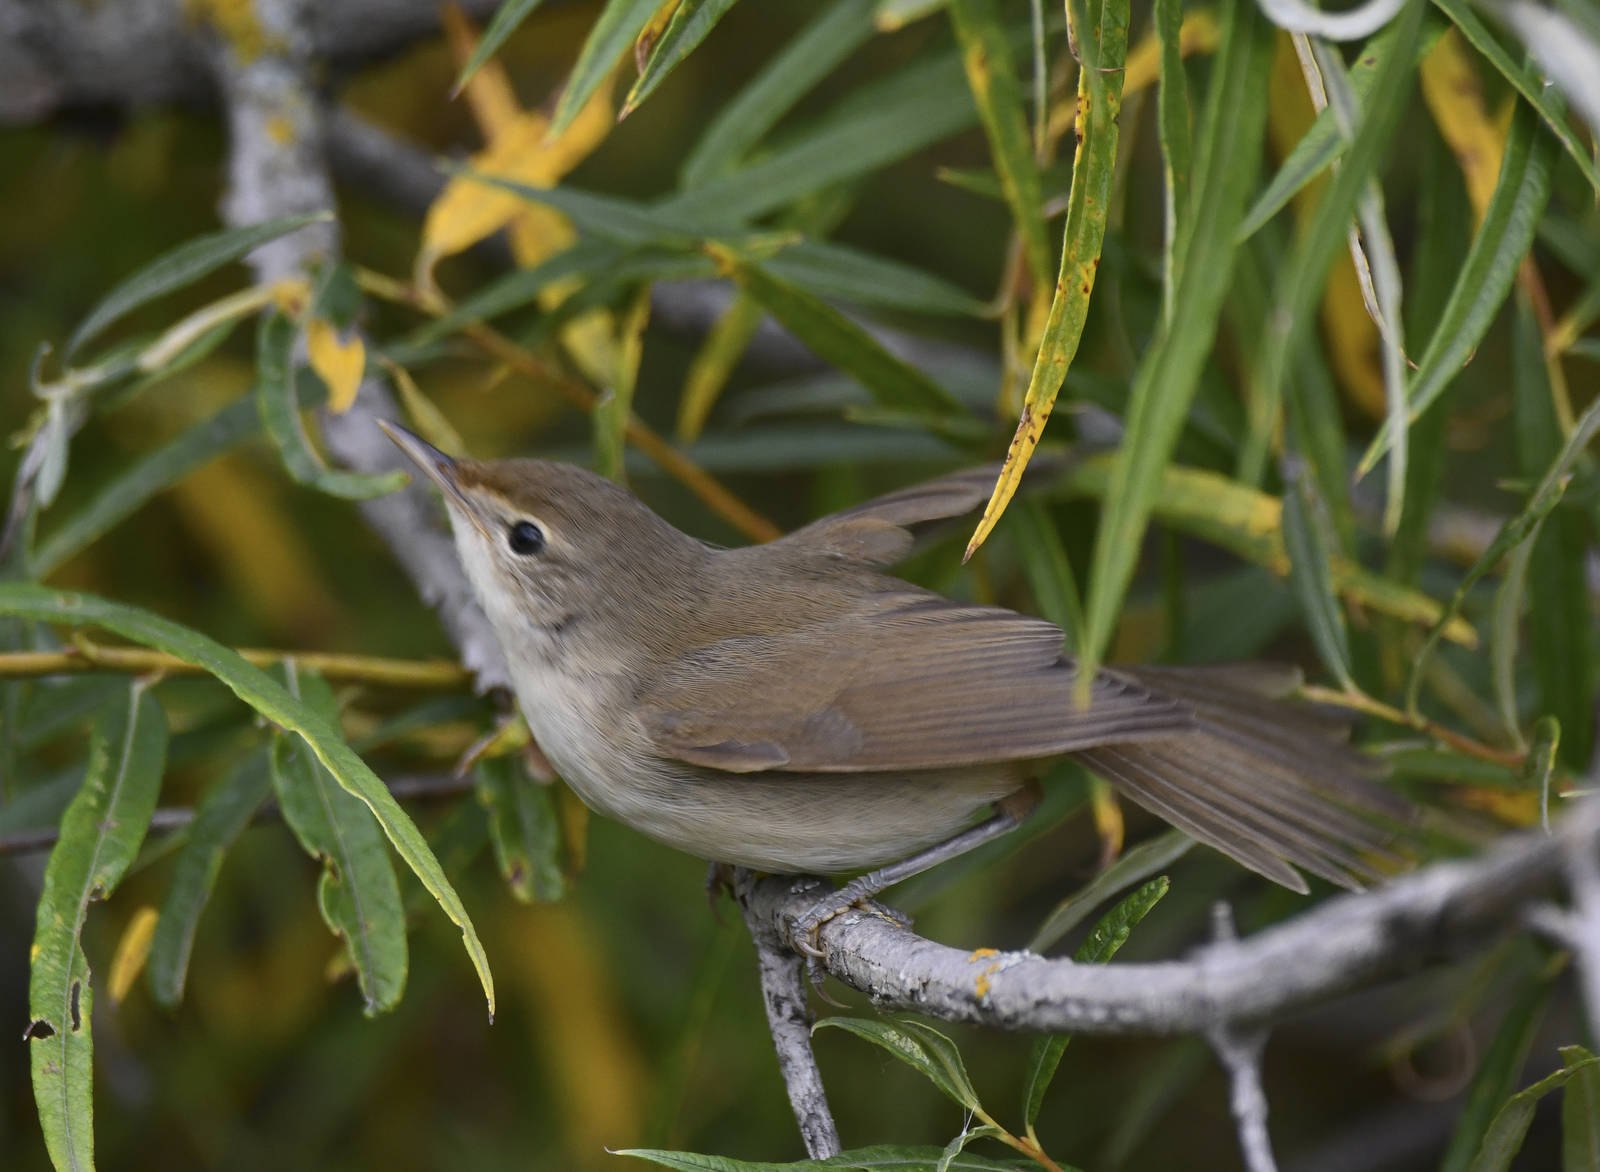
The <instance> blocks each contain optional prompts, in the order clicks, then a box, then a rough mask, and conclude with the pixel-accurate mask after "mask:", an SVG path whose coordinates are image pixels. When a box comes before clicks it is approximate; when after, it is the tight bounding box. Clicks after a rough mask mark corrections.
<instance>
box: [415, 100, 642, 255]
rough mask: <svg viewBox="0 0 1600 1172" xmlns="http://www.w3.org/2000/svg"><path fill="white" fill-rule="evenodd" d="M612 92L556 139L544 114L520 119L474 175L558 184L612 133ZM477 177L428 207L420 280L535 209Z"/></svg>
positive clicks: (483, 156) (475, 164) (478, 159)
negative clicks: (550, 137)
mask: <svg viewBox="0 0 1600 1172" xmlns="http://www.w3.org/2000/svg"><path fill="white" fill-rule="evenodd" d="M611 88H612V87H611V84H610V82H609V81H608V82H607V83H606V84H604V85H602V86H600V88H599V89H597V90H596V91H595V94H594V97H592V98H590V99H589V101H588V103H587V104H586V105H585V106H584V107H583V109H582V110H580V111H579V112H578V116H577V117H576V118H575V119H573V122H572V125H571V126H569V127H567V129H566V131H565V132H564V133H562V134H560V135H559V136H557V137H556V138H555V139H553V140H547V139H546V137H545V136H546V134H547V133H548V132H549V129H550V122H549V119H547V118H546V117H545V116H544V115H543V114H537V113H524V114H519V115H518V116H517V117H516V119H515V120H514V121H513V122H512V123H511V124H510V125H509V126H507V127H506V128H505V130H504V131H503V132H502V133H500V134H498V135H496V136H495V138H494V140H493V141H492V142H490V144H489V145H488V147H487V148H485V149H484V150H483V151H482V152H480V153H479V154H477V155H474V156H473V158H472V161H471V163H470V166H469V170H470V171H471V172H472V173H473V175H493V176H495V177H496V178H500V179H509V180H511V181H512V182H515V183H522V184H526V185H527V186H529V187H549V186H551V185H553V184H554V183H556V182H557V181H558V180H560V179H561V177H562V176H563V175H565V174H566V173H567V172H568V171H570V170H572V168H574V167H576V166H577V165H578V164H579V163H581V162H582V161H583V160H584V159H586V158H588V157H589V155H590V154H591V153H593V151H594V149H595V148H596V147H598V146H599V145H600V144H601V142H603V141H604V140H605V137H606V135H607V134H608V133H610V130H611V127H612V125H613V118H612V106H611ZM473 175H457V176H455V177H454V178H452V179H451V180H450V182H449V183H447V184H446V185H445V189H444V190H443V191H442V192H440V193H439V197H438V198H437V199H435V200H434V201H433V204H432V206H430V207H429V208H428V215H427V218H426V219H425V220H424V221H423V225H422V247H421V249H420V250H419V253H418V256H417V266H416V267H417V273H418V276H419V279H421V278H425V277H426V275H427V274H428V273H430V272H431V271H432V268H433V266H434V264H435V263H437V262H438V261H439V260H440V259H441V258H443V257H446V256H453V255H455V254H456V253H458V252H461V251H462V250H464V249H467V248H471V247H472V246H473V245H474V244H476V243H478V241H480V240H483V239H484V238H485V237H488V236H490V235H492V234H493V233H495V232H498V231H499V230H500V229H502V228H504V227H506V226H507V225H508V224H510V223H512V222H513V221H514V220H515V219H517V218H518V217H519V216H520V215H522V214H523V213H525V212H527V211H528V210H529V209H530V205H529V203H528V202H527V201H526V200H524V199H522V198H520V197H519V196H517V195H516V194H515V193H514V192H511V191H507V190H506V189H504V188H502V187H496V186H492V185H490V184H487V183H483V182H481V181H479V179H477V178H474V177H473Z"/></svg>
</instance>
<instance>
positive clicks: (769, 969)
mask: <svg viewBox="0 0 1600 1172" xmlns="http://www.w3.org/2000/svg"><path fill="white" fill-rule="evenodd" d="M755 882H756V881H755V876H754V875H753V874H751V872H749V871H747V870H745V869H744V868H742V867H741V868H739V869H737V870H735V871H734V874H733V893H734V898H735V899H737V900H738V902H739V909H740V910H741V911H742V912H743V913H744V920H745V923H746V924H747V925H748V926H749V928H750V939H751V940H753V941H754V942H755V946H756V967H757V969H758V970H759V971H760V975H761V999H762V1002H763V1004H764V1005H765V1006H766V1010H767V1027H768V1028H769V1029H770V1030H771V1031H772V1045H773V1048H774V1049H775V1050H776V1051H777V1052H778V1069H779V1070H780V1071H781V1072H782V1073H783V1082H784V1085H785V1086H786V1087H787V1088H788V1090H789V1105H790V1107H791V1108H793V1110H794V1117H795V1121H796V1122H797V1123H798V1124H799V1125H800V1137H801V1138H802V1139H803V1140H804V1141H805V1145H806V1153H807V1154H808V1155H809V1156H810V1157H811V1158H812V1159H813V1160H826V1159H827V1158H829V1157H830V1156H836V1155H838V1154H839V1132H838V1129H837V1128H835V1127H834V1123H833V1113H832V1112H831V1111H830V1110H829V1109H828V1093H827V1091H826V1089H825V1088H824V1087H823V1085H822V1074H821V1072H820V1071H818V1070H817V1058H816V1055H815V1054H814V1053H813V1052H812V1050H811V1011H810V1008H809V1006H808V1003H807V1001H806V983H805V981H806V978H805V965H804V964H803V963H802V961H801V959H800V955H799V954H798V953H796V952H794V951H793V950H792V949H790V948H789V947H788V946H787V944H786V943H785V941H784V938H783V937H782V936H780V935H779V934H778V931H777V929H776V926H775V925H774V923H773V921H772V920H771V919H770V918H769V917H765V916H762V915H760V914H757V913H755V912H754V911H752V908H751V904H750V902H749V896H750V893H751V891H752V889H753V888H754V885H755ZM783 882H787V883H788V884H789V885H790V887H791V889H792V890H795V891H801V890H802V889H803V891H804V892H810V893H811V894H810V895H809V896H806V898H809V899H811V900H813V901H815V899H816V893H815V886H816V884H815V881H813V880H804V881H802V882H800V883H796V882H795V881H794V880H793V879H789V880H785V881H783Z"/></svg>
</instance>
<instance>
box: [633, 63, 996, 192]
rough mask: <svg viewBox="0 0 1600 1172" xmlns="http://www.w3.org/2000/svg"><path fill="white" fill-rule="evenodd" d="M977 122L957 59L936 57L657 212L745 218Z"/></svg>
mask: <svg viewBox="0 0 1600 1172" xmlns="http://www.w3.org/2000/svg"><path fill="white" fill-rule="evenodd" d="M977 120H978V111H977V108H976V107H975V106H974V105H973V104H972V94H971V93H970V92H968V90H967V84H966V75H965V74H964V73H963V71H962V68H961V59H960V57H959V56H958V55H957V54H955V53H941V54H938V55H937V56H932V57H930V58H929V60H927V61H925V62H921V63H918V64H914V65H911V66H908V67H907V68H905V69H902V70H901V71H900V72H899V73H897V74H895V75H893V76H891V77H889V78H887V79H886V80H884V81H881V82H877V83H874V84H872V85H867V86H863V87H862V88H861V89H859V90H857V91H855V93H853V94H852V95H851V97H850V98H849V99H847V100H846V101H845V102H842V103H840V105H839V106H838V107H835V108H834V109H833V110H832V111H830V112H829V113H828V114H827V115H825V116H824V117H822V118H821V119H819V120H818V121H817V122H815V123H813V124H812V125H810V126H808V127H807V128H806V129H804V130H802V131H799V132H797V133H796V134H795V136H794V137H793V138H789V139H786V140H785V141H784V142H783V143H782V144H780V145H777V146H774V147H773V148H772V150H771V151H770V152H768V153H767V154H765V155H762V156H760V157H759V158H757V159H756V160H754V161H752V162H750V163H747V164H746V165H745V166H743V167H741V168H739V169H738V170H735V171H730V172H725V173H723V174H721V175H718V176H716V177H715V178H708V179H706V181H705V182H704V183H701V184H698V185H696V186H694V187H692V188H690V189H689V190H687V191H685V192H683V193H682V194H680V195H677V196H675V197H673V198H671V199H669V200H666V201H664V203H663V204H661V205H660V206H661V207H662V208H663V209H667V210H671V211H672V212H673V213H675V214H687V213H693V214H694V215H696V216H699V217H709V216H721V217H724V218H733V219H735V220H739V221H745V220H750V219H753V218H754V217H757V216H763V215H766V214H767V213H769V212H774V211H777V210H778V209H779V208H782V207H786V206H788V205H789V204H792V203H794V202H795V201H796V200H798V199H800V198H801V197H803V196H806V195H810V194H811V193H812V192H815V191H821V190H823V189H824V188H827V187H832V186H834V185H835V184H838V183H843V182H845V181H847V180H853V179H856V178H859V177H860V176H862V175H867V174H870V173H872V172H874V171H878V170H881V169H882V168H884V167H886V166H888V165H889V164H890V163H893V162H897V161H898V160H900V159H903V158H905V157H907V156H908V155H912V154H915V153H916V152H917V151H920V150H922V149H923V148H924V147H927V146H931V145H932V144H934V143H936V142H939V141H940V140H941V139H945V138H949V137H950V136H951V135H954V134H958V133H960V132H961V131H963V130H965V129H967V128H968V127H969V126H971V125H973V124H974V123H975V122H976V121H977Z"/></svg>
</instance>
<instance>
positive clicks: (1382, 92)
mask: <svg viewBox="0 0 1600 1172" xmlns="http://www.w3.org/2000/svg"><path fill="white" fill-rule="evenodd" d="M1425 11H1426V8H1425V6H1424V5H1423V4H1422V3H1421V2H1420V0H1414V2H1413V3H1410V4H1407V5H1406V6H1405V8H1403V9H1402V10H1401V13H1400V15H1399V16H1398V17H1396V18H1395V22H1394V26H1393V27H1394V36H1395V41H1394V45H1393V49H1392V52H1391V53H1390V54H1389V56H1388V58H1387V60H1386V61H1384V62H1383V63H1382V64H1381V65H1380V67H1379V70H1378V76H1377V78H1376V79H1375V80H1374V81H1373V85H1372V93H1371V96H1370V98H1369V99H1368V101H1367V103H1366V106H1365V108H1364V111H1363V117H1362V120H1361V123H1360V125H1358V126H1357V127H1356V129H1355V134H1354V136H1353V137H1352V138H1351V140H1350V144H1349V147H1348V149H1347V150H1346V152H1345V157H1344V161H1343V163H1342V164H1341V165H1340V167H1339V170H1338V172H1337V173H1336V174H1335V175H1334V176H1333V178H1332V179H1331V181H1330V182H1329V184H1328V186H1327V188H1326V190H1325V191H1324V192H1323V195H1322V198H1321V199H1320V200H1319V201H1318V203H1317V208H1316V211H1315V213H1314V214H1313V216H1312V219H1311V222H1310V223H1309V225H1308V226H1307V228H1306V230H1305V231H1304V232H1303V233H1301V235H1300V238H1299V240H1298V242H1297V243H1296V245H1295V248H1294V251H1293V253H1292V254H1291V255H1290V256H1289V257H1288V258H1287V259H1286V260H1285V262H1284V264H1283V265H1282V267H1281V268H1280V270H1279V278H1278V281H1277V283H1276V287H1275V290H1274V293H1273V305H1272V308H1271V310H1270V313H1269V316H1268V318H1267V321H1266V323H1264V325H1265V328H1264V329H1263V330H1262V333H1261V341H1260V344H1259V346H1258V348H1257V351H1256V359H1255V364H1254V369H1255V377H1254V385H1253V387H1252V391H1253V397H1252V401H1251V428H1250V434H1249V438H1248V440H1247V442H1246V444H1245V447H1244V449H1243V451H1242V452H1241V454H1240V457H1239V474H1240V479H1242V480H1244V481H1245V482H1246V483H1249V484H1256V483H1259V481H1260V479H1261V473H1262V471H1263V469H1264V468H1265V465H1266V461H1267V453H1268V447H1269V445H1270V442H1271V438H1272V434H1273V431H1274V429H1275V427H1276V422H1277V418H1278V414H1279V405H1280V404H1281V402H1282V399H1283V385H1284V380H1285V378H1286V377H1287V374H1288V371H1289V367H1290V363H1291V361H1292V360H1293V358H1294V356H1295V355H1296V354H1297V353H1298V351H1299V350H1300V347H1301V345H1302V344H1303V343H1304V340H1305V339H1306V337H1307V336H1308V335H1309V332H1310V330H1311V328H1312V323H1313V322H1315V321H1316V317H1317V314H1316V308H1317V305H1318V303H1319V302H1320V301H1321V299H1322V295H1323V290H1324V287H1325V285H1326V283H1327V276H1328V272H1329V270H1330V269H1331V267H1332V265H1333V260H1334V257H1335V256H1337V254H1338V251H1339V249H1340V248H1341V247H1343V246H1344V245H1345V242H1346V240H1347V237H1348V231H1349V225H1350V220H1351V217H1352V215H1353V214H1354V212H1355V209H1356V204H1357V201H1358V200H1359V198H1360V196H1361V194H1362V192H1363V191H1365V190H1366V188H1367V184H1368V182H1369V181H1370V180H1371V179H1372V178H1373V177H1374V176H1375V175H1376V174H1377V171H1378V168H1379V166H1380V164H1381V163H1382V160H1383V157H1384V152H1385V150H1386V149H1387V147H1388V144H1389V142H1390V140H1391V138H1392V137H1393V135H1394V132H1395V130H1396V128H1397V127H1398V125H1399V122H1400V116H1401V114H1402V113H1403V112H1404V109H1405V107H1406V101H1405V93H1406V90H1407V88H1408V87H1409V86H1410V84H1411V82H1412V77H1413V67H1412V61H1413V60H1415V53H1416V45H1417V42H1418V36H1419V32H1420V29H1421V24H1422V16H1423V13H1424V12H1425ZM1231 236H1232V233H1230V237H1231Z"/></svg>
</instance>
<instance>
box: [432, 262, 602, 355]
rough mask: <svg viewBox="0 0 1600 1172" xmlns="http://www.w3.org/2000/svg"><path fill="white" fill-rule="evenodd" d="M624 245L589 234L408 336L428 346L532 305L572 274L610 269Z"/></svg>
mask: <svg viewBox="0 0 1600 1172" xmlns="http://www.w3.org/2000/svg"><path fill="white" fill-rule="evenodd" d="M623 254H624V249H623V248H622V247H621V246H619V245H617V244H616V243H614V242H612V241H610V240H596V239H592V238H587V239H584V240H580V241H579V242H578V243H576V244H574V245H573V246H572V247H571V248H565V249H562V250H561V251H560V252H558V253H556V254H555V255H554V256H552V257H549V258H547V259H546V260H542V261H540V262H539V263H538V264H536V265H534V266H533V267H532V268H526V269H515V270H513V271H512V272H509V273H505V274H503V275H502V276H499V277H496V278H495V279H494V280H492V281H490V282H488V283H487V284H485V285H482V286H480V287H479V288H478V289H477V290H476V291H474V292H473V294H472V295H471V296H470V297H467V298H464V299H463V300H461V301H458V302H457V303H456V304H455V305H453V306H452V307H451V308H450V311H449V312H448V313H445V314H443V315H441V316H439V317H436V318H434V319H433V320H432V321H430V322H428V323H427V324H426V325H424V326H422V327H420V328H419V329H417V330H415V331H413V332H412V333H411V334H410V335H409V336H408V337H407V339H406V344H407V345H408V346H412V347H419V346H426V345H427V344H429V343H430V342H436V341H438V340H439V339H440V338H444V337H448V336H449V335H451V334H454V333H456V332H457V331H458V330H460V329H462V328H463V327H465V326H470V325H476V324H478V323H479V322H485V321H489V320H490V319H491V318H496V317H499V316H500V315H501V314H506V313H511V312H512V311H513V310H517V309H522V308H524V307H525V306H528V305H532V304H533V303H534V302H535V301H536V300H537V299H538V297H539V294H541V293H543V292H544V291H545V290H546V289H548V288H550V287H551V286H552V285H555V284H556V283H558V282H560V281H565V280H567V279H568V278H572V277H585V278H587V277H594V276H596V275H598V274H601V273H604V272H607V271H608V270H610V269H611V268H612V267H613V266H615V265H616V264H617V262H618V261H619V260H620V259H621V258H622V256H623Z"/></svg>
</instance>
